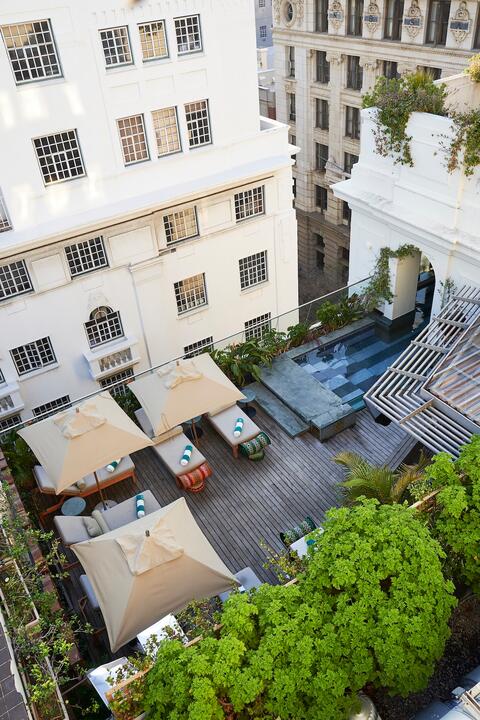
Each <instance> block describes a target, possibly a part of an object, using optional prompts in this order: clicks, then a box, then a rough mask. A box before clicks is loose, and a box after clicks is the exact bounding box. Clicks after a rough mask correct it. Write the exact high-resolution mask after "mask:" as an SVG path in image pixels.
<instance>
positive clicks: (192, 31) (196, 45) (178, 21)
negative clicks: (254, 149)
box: [175, 15, 202, 55]
mask: <svg viewBox="0 0 480 720" xmlns="http://www.w3.org/2000/svg"><path fill="white" fill-rule="evenodd" d="M175 33H176V36H177V52H178V54H179V55H186V54H187V53H193V52H200V50H202V33H201V30H200V15H187V16H186V17H179V18H175Z"/></svg>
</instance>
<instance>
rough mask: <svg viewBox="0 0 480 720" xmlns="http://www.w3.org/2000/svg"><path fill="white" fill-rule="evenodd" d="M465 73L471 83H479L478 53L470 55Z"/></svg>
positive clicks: (479, 55) (479, 58) (479, 64)
mask: <svg viewBox="0 0 480 720" xmlns="http://www.w3.org/2000/svg"><path fill="white" fill-rule="evenodd" d="M465 72H466V74H467V75H470V78H471V79H472V80H473V82H480V53H477V54H476V55H472V57H471V58H470V60H469V61H468V67H467V69H466V70H465Z"/></svg>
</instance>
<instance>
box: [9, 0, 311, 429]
mask: <svg viewBox="0 0 480 720" xmlns="http://www.w3.org/2000/svg"><path fill="white" fill-rule="evenodd" d="M8 5H9V8H8V10H7V8H6V4H5V3H3V4H2V7H1V8H0V26H1V32H2V35H3V40H4V42H2V43H1V45H0V79H1V80H0V88H1V89H0V128H1V130H0V156H1V158H2V161H1V167H0V188H1V191H2V193H3V200H2V204H1V217H0V230H1V231H2V232H1V233H0V300H1V304H0V326H1V333H0V372H1V374H0V380H1V384H0V422H1V427H2V428H4V427H8V426H11V425H13V424H14V423H15V422H17V421H18V420H19V417H20V416H21V418H22V419H27V418H28V417H31V416H32V412H33V414H35V415H37V414H39V413H40V412H42V411H46V410H49V409H53V408H54V407H58V406H59V404H61V403H62V402H64V401H65V398H67V400H68V398H70V399H72V400H73V399H74V398H77V397H80V396H82V395H85V394H88V393H91V392H94V391H95V390H97V389H98V388H99V387H101V386H108V385H109V384H111V383H112V382H115V381H118V380H121V379H123V378H127V377H129V376H131V375H132V374H133V372H137V371H139V370H142V369H146V368H148V367H149V366H151V365H155V364H159V363H162V362H164V361H167V360H169V359H171V358H173V357H178V356H182V355H184V354H188V353H194V352H195V351H198V350H200V349H201V348H205V347H208V346H210V345H211V344H212V342H215V341H218V340H221V339H222V338H224V337H226V336H228V335H231V334H233V333H235V332H239V331H244V332H245V334H246V335H247V336H248V335H251V334H253V333H259V332H260V331H261V328H262V327H264V326H268V324H269V318H270V317H274V316H276V315H278V314H280V313H283V312H285V311H287V310H290V309H291V308H293V307H296V305H297V281H296V276H297V248H296V223H295V216H294V211H293V210H292V175H291V162H292V161H291V157H290V149H289V145H288V137H287V128H286V127H285V126H283V125H280V124H279V123H276V122H274V121H269V120H265V119H260V117H259V111H258V89H257V73H256V49H255V29H254V14H253V9H252V6H251V0H229V1H228V3H222V7H223V10H222V12H219V7H218V6H219V1H218V0H164V1H163V2H149V3H140V4H138V5H137V6H135V7H134V8H130V7H128V5H127V3H126V0H101V1H100V2H98V0H84V2H81V3H79V2H76V0H60V2H59V3H56V4H55V5H54V6H48V7H47V6H45V4H44V0H18V2H16V3H8ZM227 9H228V12H227ZM232 26H234V27H235V32H234V33H232V32H231V28H232ZM257 325H258V327H256V326H257Z"/></svg>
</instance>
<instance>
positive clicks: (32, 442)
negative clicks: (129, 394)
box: [18, 392, 152, 500]
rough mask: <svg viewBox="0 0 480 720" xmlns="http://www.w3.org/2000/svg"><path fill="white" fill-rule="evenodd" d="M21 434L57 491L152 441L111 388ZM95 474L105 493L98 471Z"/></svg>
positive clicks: (22, 431) (26, 429)
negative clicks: (113, 395) (113, 394)
mask: <svg viewBox="0 0 480 720" xmlns="http://www.w3.org/2000/svg"><path fill="white" fill-rule="evenodd" d="M18 434H19V435H21V437H22V438H23V439H24V440H25V442H27V443H28V445H29V446H30V447H31V449H32V450H33V452H34V454H35V456H36V458H37V460H38V461H39V463H40V464H41V465H43V467H44V469H45V471H46V473H47V475H48V477H49V478H50V480H51V481H52V482H53V483H54V486H55V492H56V494H57V495H59V494H60V493H61V492H62V491H63V490H65V488H67V487H69V486H70V485H73V483H75V482H78V481H79V480H81V479H82V478H83V477H85V475H89V474H90V473H95V471H96V470H98V469H99V468H101V467H105V466H106V465H108V464H109V463H111V462H112V460H115V459H117V458H120V457H124V456H125V455H128V454H129V453H131V452H135V450H141V449H142V448H144V447H146V446H147V445H152V441H151V440H150V439H149V438H148V437H147V436H146V435H145V434H144V433H143V432H142V431H141V430H140V429H139V428H138V427H137V426H136V425H135V423H134V422H132V420H130V418H129V417H128V415H127V414H126V413H125V412H123V410H122V409H121V407H120V406H119V405H118V404H117V403H116V402H115V400H114V399H113V398H112V396H111V395H110V393H109V392H103V393H101V394H100V395H97V396H95V397H94V398H91V399H89V400H85V402H83V403H81V404H79V405H77V406H76V407H74V408H71V409H69V410H65V411H62V412H59V413H57V414H56V415H53V416H52V417H48V418H46V419H45V420H41V421H40V422H38V423H35V424H34V425H30V426H29V427H25V428H23V430H19V432H18ZM95 478H96V479H97V486H98V490H99V492H100V496H101V497H102V493H101V490H100V486H99V485H98V478H97V475H96V473H95ZM102 500H103V497H102Z"/></svg>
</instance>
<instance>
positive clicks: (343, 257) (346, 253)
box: [338, 203, 350, 263]
mask: <svg viewBox="0 0 480 720" xmlns="http://www.w3.org/2000/svg"><path fill="white" fill-rule="evenodd" d="M344 205H346V206H347V207H348V203H344ZM349 209H350V208H349ZM338 259H339V261H340V262H343V263H349V262H350V250H349V248H346V247H339V248H338Z"/></svg>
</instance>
